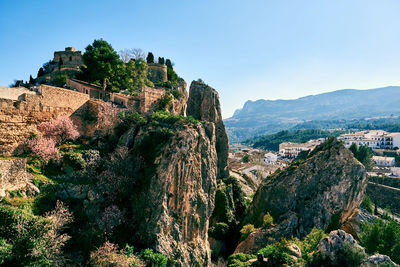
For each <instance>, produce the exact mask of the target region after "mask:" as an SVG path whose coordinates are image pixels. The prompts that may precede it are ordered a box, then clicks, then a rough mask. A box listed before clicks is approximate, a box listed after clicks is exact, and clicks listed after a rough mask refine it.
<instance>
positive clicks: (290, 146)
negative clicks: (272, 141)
mask: <svg viewBox="0 0 400 267" xmlns="http://www.w3.org/2000/svg"><path fill="white" fill-rule="evenodd" d="M324 141H325V139H324V138H320V139H315V140H310V141H308V142H305V143H292V142H285V143H281V144H279V156H281V157H283V158H290V159H294V158H296V157H297V156H298V155H299V154H300V152H302V151H307V150H313V149H314V148H315V147H316V146H317V145H319V144H321V143H323V142H324Z"/></svg>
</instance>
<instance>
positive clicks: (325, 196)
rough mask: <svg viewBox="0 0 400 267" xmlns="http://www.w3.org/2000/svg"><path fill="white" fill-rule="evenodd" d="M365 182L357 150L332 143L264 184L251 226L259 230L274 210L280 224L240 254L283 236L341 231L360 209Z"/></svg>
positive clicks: (256, 236)
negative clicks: (339, 229) (320, 231)
mask: <svg viewBox="0 0 400 267" xmlns="http://www.w3.org/2000/svg"><path fill="white" fill-rule="evenodd" d="M366 182H367V180H366V174H365V168H364V166H363V165H362V164H361V163H359V162H358V161H357V160H356V159H355V158H354V156H353V154H352V152H351V151H350V150H348V149H347V148H345V147H344V146H343V144H342V143H341V142H340V141H338V140H336V139H329V140H328V141H326V142H325V143H323V144H321V145H319V146H318V147H316V148H315V149H314V150H313V151H312V152H310V153H309V155H307V156H306V157H304V158H303V159H298V160H296V161H295V162H293V163H292V164H291V165H290V166H289V167H288V168H287V169H285V170H284V171H281V172H279V171H278V172H276V173H275V174H273V175H272V176H270V177H268V178H267V180H266V181H265V182H263V183H262V184H261V186H260V188H259V189H258V190H257V193H256V194H255V196H254V200H253V203H252V205H251V207H250V209H249V214H248V216H247V218H246V222H247V223H252V224H254V225H255V226H256V227H259V226H261V225H262V220H263V216H264V215H265V214H266V213H267V212H269V213H270V214H271V215H272V216H273V218H274V222H275V223H276V224H277V226H276V227H274V228H271V229H268V230H259V231H257V232H255V233H252V234H251V235H249V237H248V238H247V239H246V240H244V241H243V242H242V243H241V244H239V246H238V248H237V249H236V252H249V251H248V248H252V249H253V250H256V249H258V248H259V247H258V244H262V243H263V242H267V243H270V242H273V241H275V240H279V238H281V237H286V238H290V237H292V236H293V237H299V238H303V237H305V236H306V235H307V234H308V233H310V232H311V230H312V228H314V227H318V228H321V229H324V230H328V231H329V230H333V229H338V228H339V227H340V225H341V224H342V223H343V222H345V221H346V220H347V218H348V217H349V216H350V215H351V214H352V213H353V211H354V210H355V209H356V208H357V207H358V206H359V205H360V203H361V201H362V199H363V196H364V190H365V187H366ZM264 244H265V243H264ZM250 252H251V251H250Z"/></svg>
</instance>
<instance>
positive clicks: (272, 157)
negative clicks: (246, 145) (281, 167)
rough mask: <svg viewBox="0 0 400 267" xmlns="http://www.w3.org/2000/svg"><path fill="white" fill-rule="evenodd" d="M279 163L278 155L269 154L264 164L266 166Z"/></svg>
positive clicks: (266, 155)
mask: <svg viewBox="0 0 400 267" xmlns="http://www.w3.org/2000/svg"><path fill="white" fill-rule="evenodd" d="M277 161H278V155H276V154H274V153H271V152H269V153H267V154H265V155H264V162H265V163H266V164H276V162H277Z"/></svg>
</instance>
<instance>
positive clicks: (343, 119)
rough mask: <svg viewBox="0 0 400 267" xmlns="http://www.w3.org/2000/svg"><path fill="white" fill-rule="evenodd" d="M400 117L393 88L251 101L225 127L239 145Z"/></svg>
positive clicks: (398, 90)
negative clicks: (278, 135) (267, 137)
mask: <svg viewBox="0 0 400 267" xmlns="http://www.w3.org/2000/svg"><path fill="white" fill-rule="evenodd" d="M397 115H400V86H389V87H383V88H376V89H369V90H355V89H344V90H337V91H333V92H329V93H323V94H318V95H310V96H305V97H301V98H298V99H293V100H263V99H261V100H257V101H247V102H246V103H245V104H244V106H243V108H242V109H239V110H236V111H235V113H234V115H233V116H232V117H231V118H228V119H226V120H225V125H226V127H227V131H228V134H229V137H230V140H231V141H232V142H237V141H243V140H245V139H248V138H251V137H254V136H255V135H263V134H271V133H275V132H277V131H280V130H287V129H291V128H294V129H301V128H312V127H309V126H310V125H325V124H326V127H318V128H335V127H343V125H347V122H349V121H351V123H354V122H355V121H357V120H365V119H369V118H375V119H376V118H390V117H393V116H397ZM315 122H317V123H315ZM324 122H326V123H324ZM332 122H333V123H332ZM303 125H304V127H302V126H303ZM307 125H308V126H307ZM316 128H317V127H316Z"/></svg>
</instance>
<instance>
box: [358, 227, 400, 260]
mask: <svg viewBox="0 0 400 267" xmlns="http://www.w3.org/2000/svg"><path fill="white" fill-rule="evenodd" d="M361 229H362V232H361V233H360V235H359V236H360V244H361V245H362V246H363V247H365V250H366V252H367V253H369V254H373V253H380V254H384V255H388V256H389V257H390V258H391V259H392V260H393V261H395V262H396V263H400V254H399V252H400V226H399V225H398V224H397V223H396V222H395V221H393V220H389V221H387V222H384V221H382V220H380V219H378V220H376V221H375V222H373V223H369V222H363V223H362V224H361Z"/></svg>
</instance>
